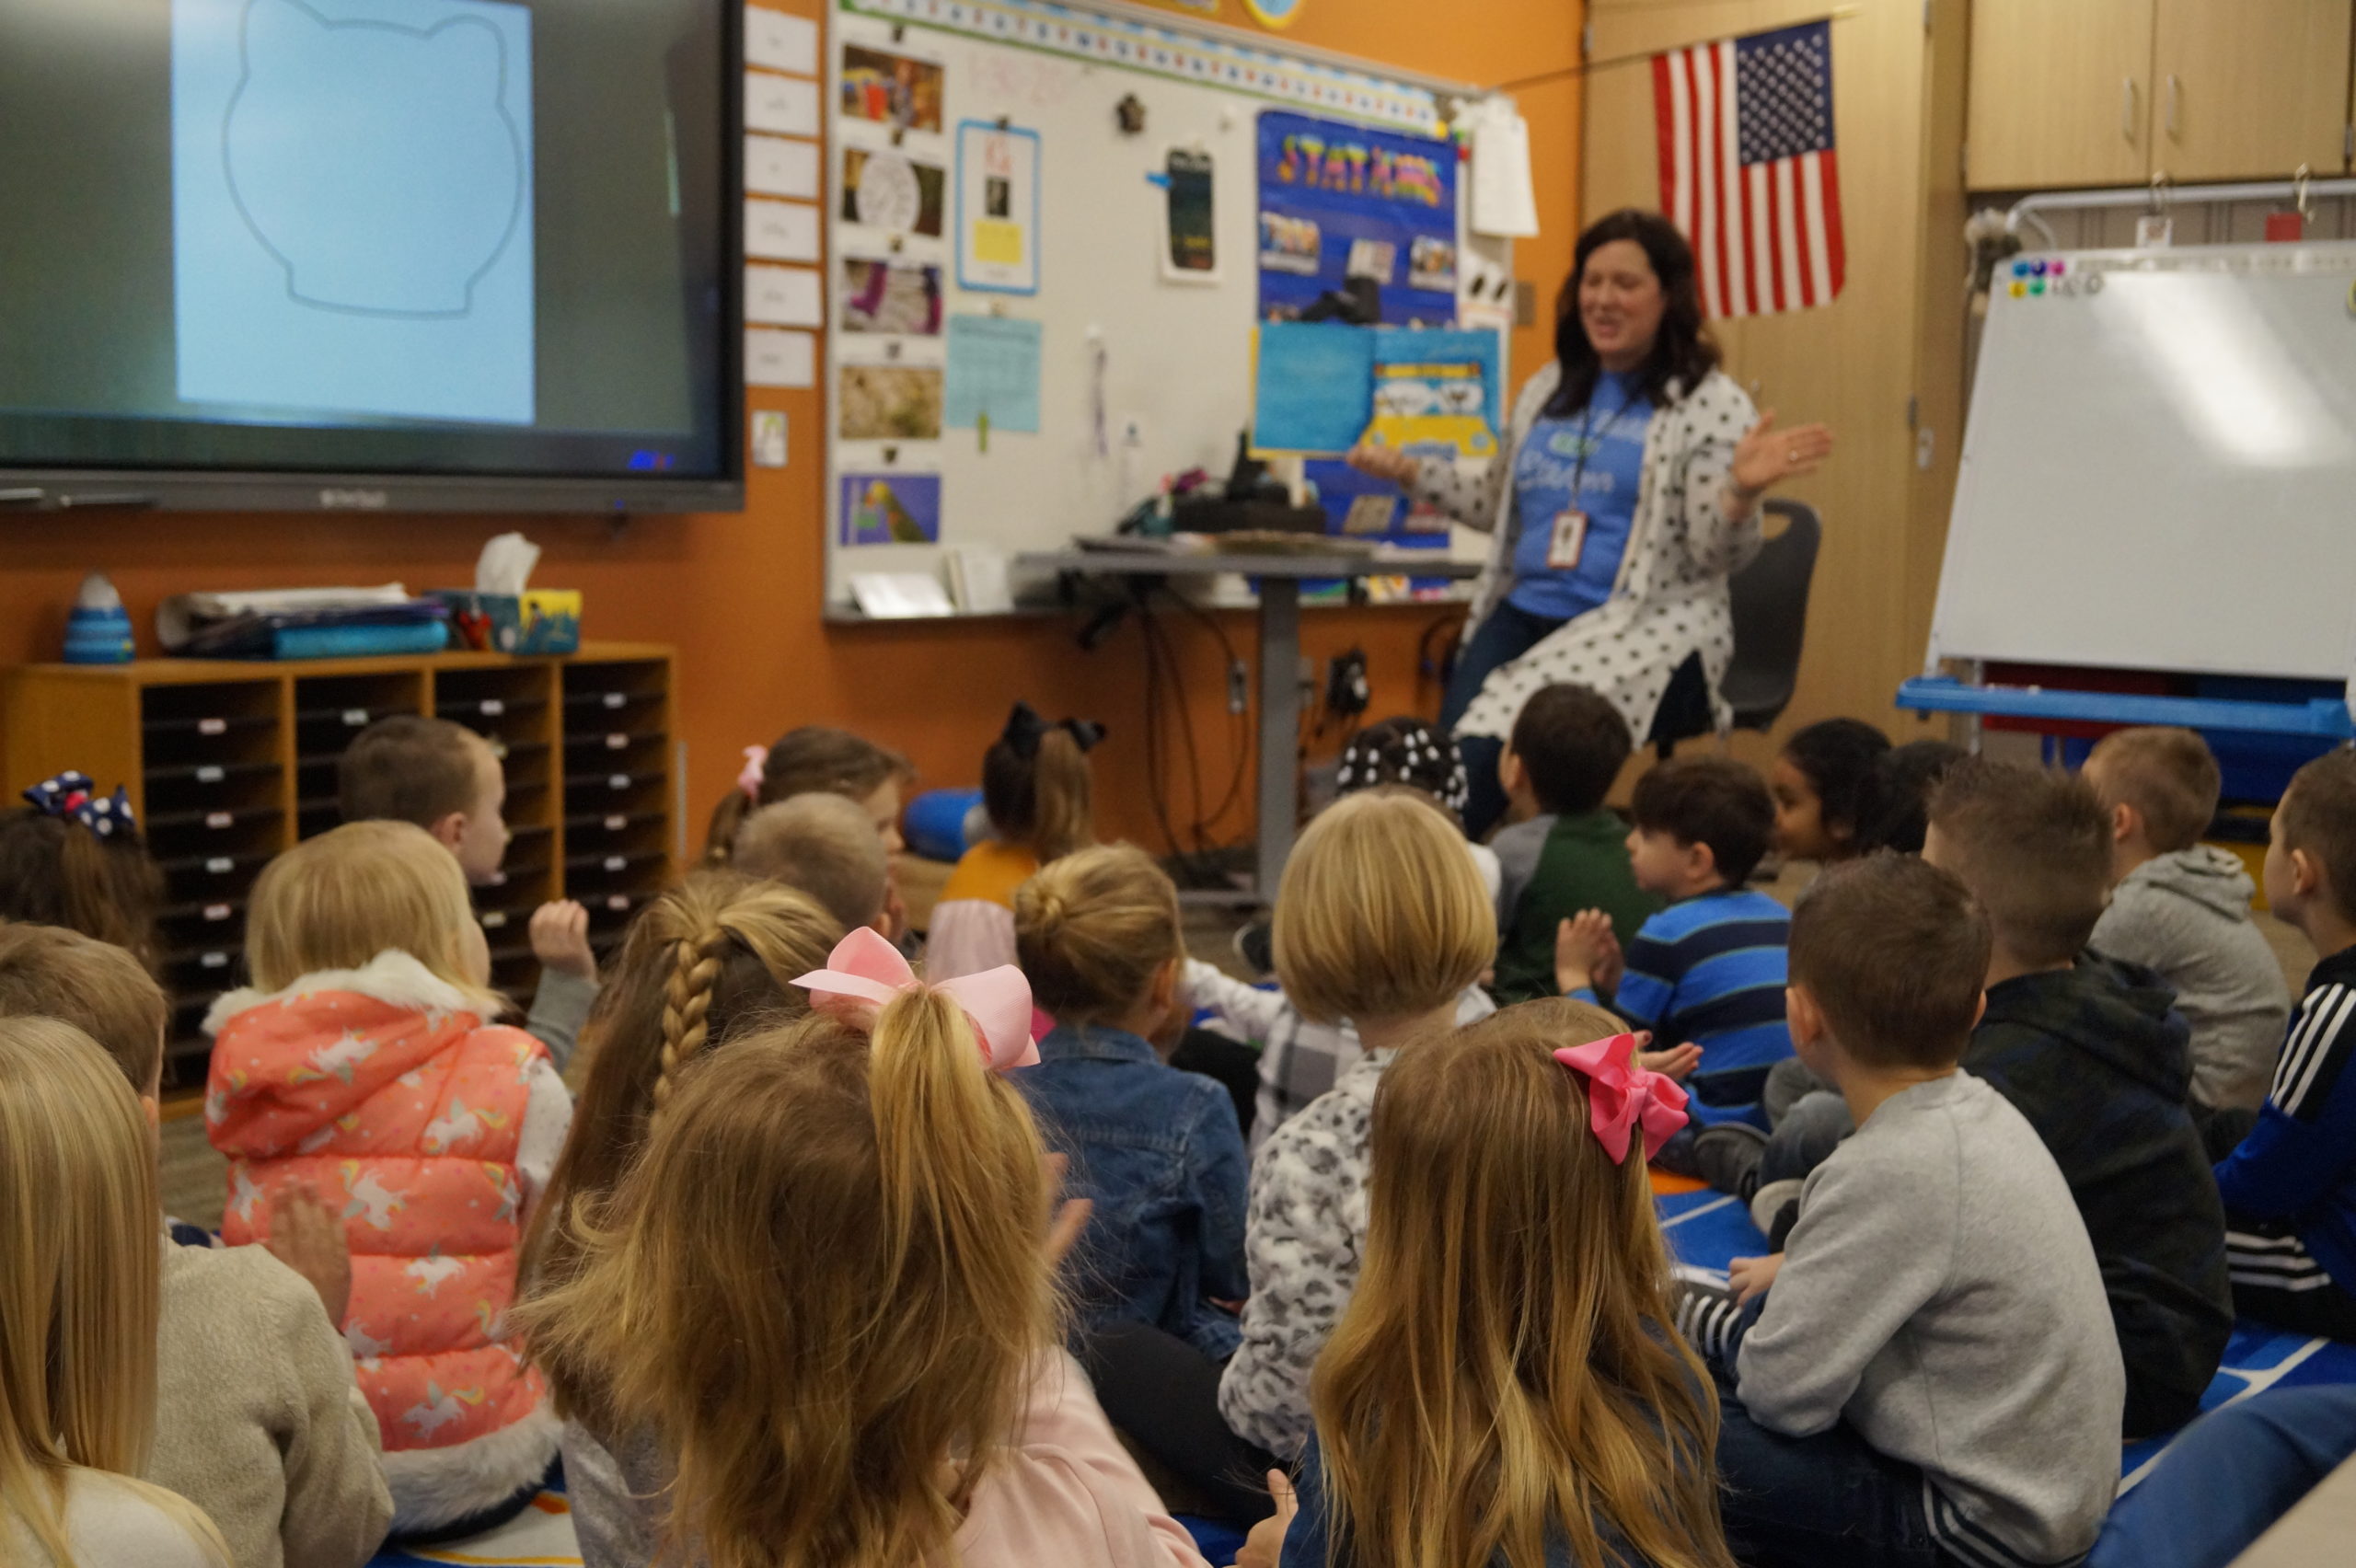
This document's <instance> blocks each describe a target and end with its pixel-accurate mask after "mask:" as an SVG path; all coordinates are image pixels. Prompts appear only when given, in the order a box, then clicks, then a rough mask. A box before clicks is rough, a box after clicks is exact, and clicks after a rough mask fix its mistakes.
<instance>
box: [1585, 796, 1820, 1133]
mask: <svg viewBox="0 0 2356 1568" xmlns="http://www.w3.org/2000/svg"><path fill="white" fill-rule="evenodd" d="M1633 803H1634V816H1635V819H1636V825H1635V827H1634V830H1632V831H1631V832H1630V833H1629V835H1628V859H1629V863H1630V864H1631V865H1632V866H1633V867H1634V870H1635V877H1636V885H1637V886H1638V887H1641V888H1643V889H1644V890H1645V891H1646V892H1647V893H1649V894H1654V895H1656V896H1657V897H1660V898H1664V899H1667V900H1668V901H1669V907H1667V908H1665V909H1663V910H1662V911H1661V912H1660V913H1659V914H1657V915H1655V916H1654V917H1652V918H1650V919H1649V920H1646V922H1645V924H1644V927H1643V928H1642V929H1640V930H1639V931H1638V932H1637V933H1636V940H1634V942H1632V943H1630V944H1629V945H1628V947H1627V949H1626V950H1625V952H1624V954H1623V951H1622V949H1621V947H1620V943H1619V940H1618V939H1617V938H1616V937H1615V936H1614V935H1613V934H1612V924H1611V916H1610V915H1608V914H1607V913H1605V912H1604V911H1603V910H1600V909H1589V910H1587V911H1585V912H1583V913H1582V914H1580V915H1579V916H1578V917H1577V918H1576V919H1574V920H1565V921H1564V922H1563V923H1562V926H1561V928H1560V931H1559V935H1558V938H1557V943H1556V955H1555V963H1554V983H1555V985H1556V986H1558V987H1559V988H1560V989H1561V991H1562V992H1563V994H1565V995H1566V996H1573V997H1577V998H1578V999H1579V1000H1581V1001H1588V1002H1592V1001H1597V1000H1599V999H1600V996H1601V995H1603V994H1609V995H1610V996H1611V1010H1612V1011H1614V1012H1616V1013H1618V1014H1619V1015H1620V1016H1621V1017H1622V1018H1623V1019H1626V1020H1628V1022H1629V1023H1630V1024H1631V1025H1632V1026H1634V1028H1636V1029H1639V1030H1647V1031H1650V1032H1651V1033H1652V1036H1653V1039H1654V1041H1655V1043H1657V1044H1659V1045H1664V1046H1680V1045H1687V1044H1692V1045H1698V1046H1700V1047H1701V1048H1702V1050H1701V1066H1699V1067H1698V1068H1696V1069H1695V1070H1694V1073H1693V1078H1692V1087H1693V1092H1694V1094H1695V1095H1696V1096H1697V1097H1698V1098H1699V1099H1700V1101H1702V1103H1703V1105H1705V1106H1740V1105H1747V1104H1749V1103H1750V1102H1751V1101H1756V1100H1757V1099H1758V1098H1759V1090H1760V1087H1761V1083H1762V1082H1763V1081H1764V1080H1765V1078H1766V1076H1767V1071H1768V1069H1769V1068H1770V1067H1772V1066H1773V1065H1774V1064H1775V1063H1777V1062H1779V1061H1782V1060H1784V1059H1785V1058H1786V1057H1788V1056H1790V1055H1791V1054H1792V1041H1791V1036H1790V1034H1789V1033H1787V1032H1785V1030H1784V938H1785V935H1786V933H1787V932H1789V931H1790V929H1791V916H1790V914H1789V912H1787V911H1786V910H1785V909H1784V906H1783V905H1781V904H1778V903H1776V902H1775V900H1773V898H1770V897H1769V896H1768V895H1767V894H1763V893H1753V892H1751V891H1750V889H1748V888H1746V887H1744V886H1743V882H1744V879H1746V878H1748V877H1749V876H1750V873H1751V870H1752V869H1753V868H1754V867H1756V866H1757V865H1758V864H1759V861H1760V859H1761V857H1763V856H1764V855H1765V854H1766V853H1767V847H1768V844H1769V842H1770V839H1771V838H1772V836H1773V833H1774V827H1775V803H1774V801H1773V799H1772V798H1770V797H1769V795H1768V793H1767V786H1766V785H1765V784H1764V783H1763V782H1762V781H1761V779H1760V777H1759V775H1758V773H1757V772H1756V771H1754V770H1753V769H1751V768H1750V767H1746V766H1744V765H1743V764H1741V763H1738V762H1736V761H1733V760H1732V759H1730V758H1727V757H1718V756H1700V757H1678V758H1676V759H1674V760H1672V761H1669V762H1664V763H1662V764H1660V765H1659V766H1658V767H1655V768H1653V769H1651V770H1650V771H1649V772H1647V773H1646V775H1645V776H1644V777H1643V778H1639V779H1637V780H1636V793H1635V800H1634V802H1633Z"/></svg>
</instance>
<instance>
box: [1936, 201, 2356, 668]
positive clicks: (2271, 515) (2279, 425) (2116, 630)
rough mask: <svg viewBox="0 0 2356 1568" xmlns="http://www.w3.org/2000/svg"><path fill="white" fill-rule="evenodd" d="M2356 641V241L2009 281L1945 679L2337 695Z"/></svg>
mask: <svg viewBox="0 0 2356 1568" xmlns="http://www.w3.org/2000/svg"><path fill="white" fill-rule="evenodd" d="M2351 631H2356V245H2349V244H2314V245H2270V246H2269V245H2258V246H2212V247H2200V248H2185V249H2181V250H2167V249H2160V250H2093V251H2078V252H2070V253H2061V254H2049V255H2038V256H2025V257H2022V258H2019V259H2016V260H2015V261H2011V262H2007V263H2005V264H2004V268H2003V269H2002V270H2001V271H2000V272H1999V273H1998V275H1997V278H1996V283H1995V289H1994V292H1993V296H1992V299H1991V301H1990V306H1989V312H1988V323H1987V329H1986V332H1985V335H1984V337H1983V339H1982V341H1981V352H1980V367H1979V373H1978V377H1977V379H1976V381H1975V383H1974V385H1973V386H1972V393H1971V410H1970V420H1969V427H1968V429H1967V432H1966V435H1965V439H1964V448H1963V468H1962V474H1961V478H1960V479H1959V481H1958V485H1957V489H1956V499H1955V511H1954V513H1953V517H1952V520H1951V521H1950V523H1949V525H1948V529H1947V542H1946V561H1945V565H1944V567H1943V568H1942V570H1941V572H1940V576H1939V595H1938V605H1937V610H1936V614H1935V616H1934V620H1933V623H1932V631H1931V649H1930V654H1931V659H1932V661H1933V662H1934V663H1935V662H1936V661H1938V660H1939V659H1942V658H1949V659H1981V660H1987V659H1997V660H2008V661H2017V662H2023V663H2057V664H2073V665H2091V666H2096V667H2108V668H2128V669H2155V670H2171V671H2189V672H2200V673H2212V674H2245V675H2277V676H2299V677H2310V678H2316V679H2333V680H2336V679H2340V678H2344V677H2345V676H2347V675H2348V674H2349V673H2350V664H2349V660H2350V649H2351Z"/></svg>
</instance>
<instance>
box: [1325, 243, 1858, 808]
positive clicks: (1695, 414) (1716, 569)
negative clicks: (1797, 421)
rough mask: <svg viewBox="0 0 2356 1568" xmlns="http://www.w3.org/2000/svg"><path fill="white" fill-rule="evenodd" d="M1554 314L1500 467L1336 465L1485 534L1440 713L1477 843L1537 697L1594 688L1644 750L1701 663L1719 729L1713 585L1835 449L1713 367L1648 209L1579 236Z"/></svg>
mask: <svg viewBox="0 0 2356 1568" xmlns="http://www.w3.org/2000/svg"><path fill="white" fill-rule="evenodd" d="M1556 315H1557V324H1556V326H1555V329H1554V354H1555V360H1554V363H1553V364H1550V365H1547V366H1545V367H1544V368H1543V369H1542V370H1540V371H1539V372H1538V374H1537V375H1533V376H1531V377H1530V382H1529V384H1528V385H1527V386H1524V387H1523V388H1522V391H1521V397H1520V398H1519V401H1518V402H1517V403H1516V405H1515V407H1514V411H1513V420H1512V423H1511V426H1510V429H1509V432H1508V439H1507V443H1506V445H1505V452H1506V454H1507V455H1506V456H1505V458H1504V459H1503V460H1502V461H1494V462H1491V463H1490V464H1489V465H1488V466H1487V467H1486V469H1485V471H1484V472H1482V473H1479V474H1477V475H1475V474H1467V473H1463V472H1460V471H1459V469H1458V467H1457V466H1456V464H1455V463H1454V461H1452V460H1451V459H1449V458H1445V457H1420V458H1419V457H1416V456H1414V455H1411V454H1408V453H1405V452H1402V451H1398V450H1395V449H1392V448H1388V447H1378V446H1361V447H1359V448H1358V449H1357V451H1356V452H1353V453H1352V454H1351V455H1350V461H1351V462H1352V463H1353V464H1354V465H1356V466H1357V467H1358V468H1359V469H1361V470H1363V471H1364V472H1366V473H1369V474H1372V475H1375V476H1377V477H1378V478H1387V479H1391V480H1392V481H1394V482H1395V483H1397V484H1399V485H1401V486H1403V487H1405V488H1406V490H1408V492H1409V493H1410V494H1411V495H1413V496H1414V497H1415V499H1416V500H1418V501H1423V502H1429V503H1430V504H1432V505H1433V506H1436V507H1438V509H1439V510H1440V511H1441V512H1444V513H1448V514H1449V516H1450V517H1453V518H1455V519H1456V520H1458V521H1459V522H1461V523H1463V524H1465V525H1467V526H1470V527H1474V528H1479V529H1482V530H1484V531H1485V532H1487V533H1489V534H1490V535H1491V536H1492V543H1491V545H1490V547H1489V563H1488V570H1487V571H1485V572H1484V573H1483V574H1482V577H1481V579H1480V582H1478V583H1477V584H1476V585H1475V587H1474V593H1473V605H1472V619H1471V621H1470V622H1469V623H1468V626H1469V628H1470V629H1469V630H1468V632H1467V635H1466V638H1465V641H1464V648H1463V652H1462V654H1461V656H1460V657H1459V658H1458V660H1457V664H1456V673H1455V675H1454V676H1453V677H1452V678H1451V679H1450V680H1449V688H1448V697H1447V699H1446V701H1445V703H1444V704H1443V705H1442V708H1441V711H1440V723H1441V727H1442V728H1443V729H1450V730H1453V731H1454V732H1456V737H1457V742H1458V745H1459V747H1460V749H1461V751H1462V753H1463V755H1464V763H1465V767H1466V770H1467V771H1468V772H1469V773H1470V774H1471V776H1472V779H1471V781H1472V801H1471V803H1470V804H1469V805H1468V807H1467V809H1466V811H1465V813H1464V818H1465V828H1466V830H1467V831H1468V832H1469V833H1471V834H1472V835H1473V836H1476V837H1477V836H1481V835H1483V834H1485V833H1486V832H1487V831H1488V829H1489V827H1490V825H1491V824H1494V823H1495V822H1496V819H1497V818H1498V817H1499V816H1500V815H1501V814H1503V813H1504V810H1505V795H1504V792H1503V790H1502V789H1501V788H1500V787H1499V785H1498V783H1497V778H1496V761H1497V757H1498V755H1499V754H1500V753H1501V752H1502V751H1503V750H1504V748H1505V742H1506V737H1507V735H1509V734H1510V733H1511V732H1512V731H1513V723H1514V720H1515V718H1516V717H1517V716H1518V715H1519V713H1520V712H1521V705H1522V704H1523V703H1524V702H1525V701H1527V700H1528V699H1529V698H1530V694H1531V693H1532V692H1534V691H1536V690H1538V689H1539V688H1540V687H1541V686H1553V685H1555V684H1557V683H1560V682H1572V683H1575V684H1577V685H1580V686H1592V687H1593V688H1594V689H1595V690H1597V691H1599V692H1600V693H1602V694H1603V695H1604V696H1605V697H1606V698H1609V699H1610V700H1611V703H1612V704H1613V706H1615V707H1617V708H1618V709H1620V711H1621V714H1622V716H1623V717H1624V718H1625V719H1626V720H1627V721H1628V728H1629V730H1630V731H1631V732H1634V734H1636V735H1639V736H1641V735H1644V734H1645V733H1646V732H1647V731H1649V729H1650V728H1651V726H1652V721H1653V713H1654V710H1655V709H1657V708H1658V707H1659V706H1660V700H1661V697H1662V695H1663V694H1664V693H1665V692H1667V691H1668V689H1669V677H1670V676H1671V675H1673V674H1676V672H1677V670H1678V667H1679V666H1680V665H1681V664H1683V663H1685V662H1686V661H1687V660H1688V659H1691V658H1694V657H1697V656H1698V657H1699V658H1700V660H1701V662H1702V668H1703V674H1705V675H1707V677H1708V679H1709V683H1710V688H1711V692H1712V706H1713V707H1714V708H1715V709H1716V710H1717V717H1718V721H1719V723H1720V725H1721V727H1723V726H1724V725H1725V724H1726V723H1727V721H1728V718H1729V716H1728V714H1727V709H1726V708H1725V705H1724V704H1723V702H1721V701H1719V700H1718V699H1717V698H1716V696H1715V693H1716V690H1717V685H1718V682H1719V680H1720V679H1721V678H1722V677H1723V676H1724V675H1725V674H1726V668H1727V660H1728V659H1729V658H1730V657H1731V655H1732V654H1733V652H1734V622H1733V616H1732V611H1731V610H1730V609H1729V607H1728V605H1727V576H1728V574H1730V573H1732V572H1734V571H1738V570H1739V569H1740V568H1741V567H1742V566H1744V565H1745V564H1746V563H1748V562H1749V561H1750V559H1751V557H1752V556H1754V555H1756V554H1757V553H1758V550H1759V538H1760V534H1759V502H1760V498H1761V497H1762V496H1763V495H1765V494H1766V493H1767V491H1768V490H1770V489H1771V488H1773V486H1775V485H1777V484H1780V483H1782V482H1783V481H1784V480H1786V479H1792V478H1798V477H1800V476H1801V475H1804V474H1808V473H1813V472H1814V471H1815V470H1816V468H1817V467H1818V465H1819V464H1820V463H1822V462H1823V461H1824V459H1825V458H1826V457H1827V456H1829V455H1831V451H1832V432H1831V431H1829V430H1827V429H1825V428H1824V427H1823V426H1822V425H1802V426H1796V427H1794V428H1792V429H1790V430H1782V429H1778V428H1777V427H1776V424H1775V416H1774V415H1773V413H1769V414H1767V415H1765V416H1764V417H1763V418H1762V417H1761V416H1760V415H1759V414H1758V413H1757V411H1756V410H1755V409H1752V407H1751V404H1750V398H1747V397H1745V396H1744V395H1743V392H1742V389H1741V388H1740V387H1738V386H1736V385H1735V384H1734V381H1733V380H1732V379H1731V378H1730V377H1728V376H1727V375H1726V374H1725V373H1724V372H1722V371H1720V370H1719V369H1718V368H1717V365H1718V349H1717V345H1716V344H1715V343H1714V342H1713V341H1711V340H1710V333H1709V329H1708V327H1707V326H1706V325H1705V324H1704V323H1703V319H1702V302H1701V294H1700V291H1699V290H1698V288H1697V287H1696V286H1695V282H1694V271H1693V252H1692V248H1690V247H1689V246H1688V245H1687V244H1686V243H1685V237H1684V236H1682V235H1680V234H1679V233H1678V232H1677V229H1676V227H1675V226H1674V225H1671V224H1670V223H1669V220H1668V219H1667V218H1665V217H1663V216H1661V215H1660V214H1659V213H1645V212H1638V211H1636V210H1635V209H1634V208H1623V210H1621V211H1620V212H1616V213H1610V214H1608V215H1607V216H1604V217H1602V218H1599V219H1598V220H1597V221H1596V222H1595V223H1594V224H1593V225H1590V226H1589V227H1588V230H1587V232H1586V233H1585V234H1583V235H1581V236H1579V242H1578V247H1577V250H1576V255H1575V257H1574V259H1573V262H1572V266H1571V276H1570V280H1569V282H1567V283H1565V286H1564V289H1563V294H1562V299H1561V302H1560V306H1559V309H1558V310H1557V313H1556Z"/></svg>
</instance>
